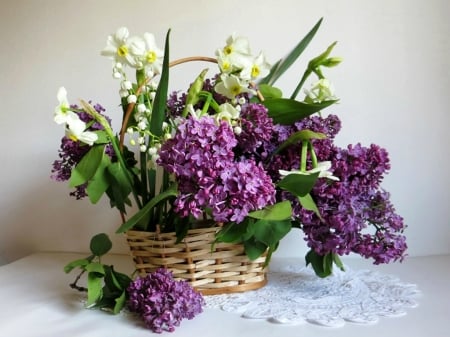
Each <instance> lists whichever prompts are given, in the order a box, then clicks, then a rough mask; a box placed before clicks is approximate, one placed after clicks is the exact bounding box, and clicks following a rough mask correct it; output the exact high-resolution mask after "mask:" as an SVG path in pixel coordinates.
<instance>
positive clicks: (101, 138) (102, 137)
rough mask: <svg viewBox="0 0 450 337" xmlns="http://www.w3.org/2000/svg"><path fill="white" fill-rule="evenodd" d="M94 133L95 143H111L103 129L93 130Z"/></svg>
mask: <svg viewBox="0 0 450 337" xmlns="http://www.w3.org/2000/svg"><path fill="white" fill-rule="evenodd" d="M94 133H95V134H97V140H96V141H95V144H109V143H111V140H110V139H109V136H108V133H107V132H106V131H105V130H97V131H94Z"/></svg>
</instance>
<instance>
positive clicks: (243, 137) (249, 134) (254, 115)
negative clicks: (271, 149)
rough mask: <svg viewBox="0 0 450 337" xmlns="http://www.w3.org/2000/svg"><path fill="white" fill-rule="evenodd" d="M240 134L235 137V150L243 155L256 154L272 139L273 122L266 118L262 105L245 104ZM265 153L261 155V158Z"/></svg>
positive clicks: (242, 111) (265, 109)
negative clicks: (236, 143) (236, 141)
mask: <svg viewBox="0 0 450 337" xmlns="http://www.w3.org/2000/svg"><path fill="white" fill-rule="evenodd" d="M241 128H242V132H241V133H240V134H239V135H238V136H236V138H237V140H238V145H237V148H238V149H239V150H240V151H242V153H245V154H252V153H256V150H257V149H258V148H259V147H260V146H261V145H262V144H263V143H264V142H269V141H270V139H271V137H272V130H273V121H272V118H270V117H269V116H268V110H267V108H266V107H265V106H264V105H261V104H257V103H250V104H245V105H243V106H242V110H241ZM265 157H267V152H264V153H263V158H265Z"/></svg>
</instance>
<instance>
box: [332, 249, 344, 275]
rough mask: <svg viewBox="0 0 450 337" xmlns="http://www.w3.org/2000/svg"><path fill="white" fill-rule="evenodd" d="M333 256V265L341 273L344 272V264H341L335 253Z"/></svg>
mask: <svg viewBox="0 0 450 337" xmlns="http://www.w3.org/2000/svg"><path fill="white" fill-rule="evenodd" d="M332 255H333V262H334V264H335V265H336V266H337V267H338V268H339V269H340V270H342V271H345V268H344V264H343V263H342V261H341V259H340V258H339V255H338V254H336V253H332Z"/></svg>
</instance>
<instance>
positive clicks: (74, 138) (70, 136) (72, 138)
mask: <svg viewBox="0 0 450 337" xmlns="http://www.w3.org/2000/svg"><path fill="white" fill-rule="evenodd" d="M69 138H70V140H73V141H74V142H78V138H77V137H76V136H75V135H74V134H72V133H71V134H70V135H69Z"/></svg>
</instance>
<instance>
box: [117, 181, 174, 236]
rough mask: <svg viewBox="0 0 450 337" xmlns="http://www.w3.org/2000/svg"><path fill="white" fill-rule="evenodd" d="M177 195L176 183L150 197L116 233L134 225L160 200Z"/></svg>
mask: <svg viewBox="0 0 450 337" xmlns="http://www.w3.org/2000/svg"><path fill="white" fill-rule="evenodd" d="M177 195H178V190H177V186H176V185H172V186H171V187H170V188H169V189H167V190H165V191H163V192H161V193H160V194H158V195H157V196H155V197H154V198H152V199H151V200H150V201H149V202H148V203H147V204H145V205H144V207H142V208H141V209H140V210H139V211H138V212H136V213H135V214H134V215H133V216H132V217H131V218H130V219H128V221H125V222H124V223H123V224H122V225H121V226H120V227H119V229H118V230H117V231H116V233H124V232H126V231H127V230H129V229H131V228H132V227H133V226H134V225H136V224H137V223H138V222H139V221H141V220H142V219H143V218H144V217H145V216H146V215H147V213H148V212H150V210H151V209H152V208H153V207H155V206H156V205H157V204H158V203H160V202H161V201H164V200H165V199H167V198H170V197H176V196H177Z"/></svg>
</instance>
